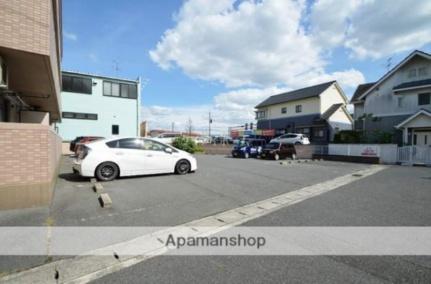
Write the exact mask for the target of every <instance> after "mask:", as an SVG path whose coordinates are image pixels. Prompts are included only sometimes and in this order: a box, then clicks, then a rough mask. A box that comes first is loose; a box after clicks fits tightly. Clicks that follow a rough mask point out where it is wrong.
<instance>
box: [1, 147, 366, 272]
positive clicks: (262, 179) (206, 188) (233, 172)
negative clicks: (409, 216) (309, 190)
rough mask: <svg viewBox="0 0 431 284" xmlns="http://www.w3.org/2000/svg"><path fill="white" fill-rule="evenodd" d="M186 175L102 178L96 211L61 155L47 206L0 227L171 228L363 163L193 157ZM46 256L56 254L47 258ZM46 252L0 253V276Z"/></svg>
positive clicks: (5, 216)
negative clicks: (103, 196)
mask: <svg viewBox="0 0 431 284" xmlns="http://www.w3.org/2000/svg"><path fill="white" fill-rule="evenodd" d="M197 159H198V167H199V169H198V171H197V172H196V173H192V174H189V175H184V176H178V175H158V176H144V177H132V178H121V179H118V180H115V181H113V182H107V183H103V186H104V192H106V193H108V194H109V195H110V197H111V198H112V201H113V206H112V208H108V209H105V208H101V207H100V205H99V202H98V200H97V194H96V193H94V192H93V190H92V189H91V184H90V180H89V179H88V178H82V177H79V176H77V175H75V174H73V173H72V168H71V162H72V159H71V158H70V157H68V156H64V157H63V159H62V162H61V166H60V174H59V177H58V179H57V183H56V188H55V192H54V197H53V201H52V205H51V206H50V207H49V208H48V207H46V208H31V209H18V210H9V211H0V226H42V225H45V224H48V223H49V224H52V225H55V226H170V225H178V224H182V223H185V222H188V221H191V220H195V219H199V218H202V217H205V216H209V215H213V214H215V213H218V212H221V211H224V210H228V209H231V208H236V207H238V206H242V205H245V204H249V203H252V202H255V201H259V200H262V199H266V198H269V197H272V196H275V195H278V194H282V193H285V192H289V191H292V190H296V189H299V188H302V187H304V186H307V185H311V184H314V183H318V182H322V181H325V180H330V179H333V178H335V177H337V176H341V175H345V174H348V173H353V172H354V171H357V170H361V169H364V168H367V167H369V166H368V165H364V164H352V163H339V162H323V161H314V162H311V161H310V162H308V163H305V162H301V163H297V162H292V163H291V164H287V165H281V164H280V162H277V161H262V160H256V159H248V160H245V159H233V158H230V157H225V156H221V155H219V156H217V155H197ZM53 259H57V257H54V258H53ZM45 261H47V257H44V256H42V257H38V256H33V257H4V256H0V273H1V272H9V271H16V270H22V269H26V268H29V267H32V266H35V265H41V264H43V263H44V262H45Z"/></svg>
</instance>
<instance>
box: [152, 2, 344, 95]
mask: <svg viewBox="0 0 431 284" xmlns="http://www.w3.org/2000/svg"><path fill="white" fill-rule="evenodd" d="M214 3H216V4H214ZM305 10H306V5H305V1H303V0H300V1H293V0H266V1H234V0H229V1H228V0H223V1H212V2H211V4H209V3H208V1H203V0H190V1H187V2H185V3H184V5H183V7H182V8H181V9H180V11H179V13H178V15H177V16H176V26H175V27H174V28H172V29H170V30H167V31H166V32H165V33H164V35H163V37H162V38H161V40H160V42H159V43H158V44H157V46H156V48H155V49H154V50H151V51H150V56H151V58H152V60H153V61H154V62H156V63H157V64H158V65H159V66H160V67H161V68H163V69H170V68H174V67H179V68H181V69H182V70H183V71H184V72H185V73H186V74H188V75H189V76H191V77H193V78H199V79H203V80H209V81H219V82H221V83H223V84H225V85H226V86H228V87H238V86H259V87H267V86H274V85H278V84H284V85H288V86H289V87H302V86H305V85H307V84H308V82H309V80H310V79H315V78H319V77H321V76H323V77H325V76H326V75H327V74H326V73H325V70H324V67H325V65H326V62H325V60H323V59H322V57H321V55H320V53H321V48H320V46H319V45H317V44H315V42H314V41H313V38H312V37H310V36H309V35H307V34H306V32H305V30H304V28H303V25H302V24H301V23H302V22H301V21H302V19H303V14H304V13H305ZM340 72H341V71H340Z"/></svg>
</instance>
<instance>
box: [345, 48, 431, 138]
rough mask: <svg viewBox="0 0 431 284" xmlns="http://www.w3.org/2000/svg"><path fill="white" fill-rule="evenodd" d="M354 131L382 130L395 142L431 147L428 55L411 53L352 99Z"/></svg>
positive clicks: (359, 88) (430, 88) (430, 85)
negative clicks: (390, 135)
mask: <svg viewBox="0 0 431 284" xmlns="http://www.w3.org/2000/svg"><path fill="white" fill-rule="evenodd" d="M351 103H352V104H353V105H354V119H355V129H358V130H366V131H375V130H380V131H385V132H388V133H391V134H393V137H394V142H397V143H399V144H407V145H418V146H424V145H431V55H430V54H428V53H425V52H422V51H418V50H416V51H414V52H412V53H410V54H409V55H408V56H407V57H406V58H405V59H404V60H402V61H401V62H400V63H399V64H398V65H396V66H395V67H394V68H393V69H392V70H390V71H389V72H387V73H386V74H385V75H383V76H382V77H381V78H380V79H379V80H378V81H377V82H374V83H368V84H363V85H360V86H358V88H357V90H356V92H355V94H354V95H353V97H352V101H351Z"/></svg>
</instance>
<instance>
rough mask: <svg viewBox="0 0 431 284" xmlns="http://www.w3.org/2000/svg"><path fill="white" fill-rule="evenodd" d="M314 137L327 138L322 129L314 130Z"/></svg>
mask: <svg viewBox="0 0 431 284" xmlns="http://www.w3.org/2000/svg"><path fill="white" fill-rule="evenodd" d="M313 136H314V137H319V138H323V137H324V136H325V131H324V130H323V129H322V128H315V129H313Z"/></svg>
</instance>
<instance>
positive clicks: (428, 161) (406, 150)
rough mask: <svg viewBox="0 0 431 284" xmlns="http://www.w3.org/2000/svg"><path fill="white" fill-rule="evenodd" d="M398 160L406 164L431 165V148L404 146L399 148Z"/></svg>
mask: <svg viewBox="0 0 431 284" xmlns="http://www.w3.org/2000/svg"><path fill="white" fill-rule="evenodd" d="M397 160H398V162H400V163H406V164H412V165H413V164H423V165H431V147H429V146H403V147H399V148H398V156H397Z"/></svg>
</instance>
